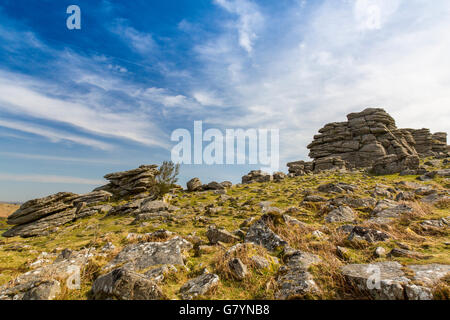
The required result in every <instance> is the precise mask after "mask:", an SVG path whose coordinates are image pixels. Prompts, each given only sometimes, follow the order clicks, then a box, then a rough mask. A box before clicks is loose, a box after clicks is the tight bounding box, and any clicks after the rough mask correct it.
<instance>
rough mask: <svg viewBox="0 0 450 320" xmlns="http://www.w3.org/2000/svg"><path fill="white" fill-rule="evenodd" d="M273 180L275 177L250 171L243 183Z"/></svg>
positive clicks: (259, 171)
mask: <svg viewBox="0 0 450 320" xmlns="http://www.w3.org/2000/svg"><path fill="white" fill-rule="evenodd" d="M272 180H273V176H272V175H271V174H268V173H266V172H263V171H261V170H253V171H250V172H249V173H248V174H247V175H245V176H243V177H242V183H244V184H245V183H253V182H269V181H272Z"/></svg>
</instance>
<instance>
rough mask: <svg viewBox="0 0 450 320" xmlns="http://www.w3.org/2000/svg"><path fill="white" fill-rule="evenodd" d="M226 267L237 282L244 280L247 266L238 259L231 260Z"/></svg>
mask: <svg viewBox="0 0 450 320" xmlns="http://www.w3.org/2000/svg"><path fill="white" fill-rule="evenodd" d="M228 265H229V267H230V270H231V272H232V274H233V276H234V278H235V279H237V280H243V279H245V277H246V276H247V274H248V271H247V266H246V265H245V264H244V263H242V261H241V259H239V258H234V259H231V260H230V261H229V262H228Z"/></svg>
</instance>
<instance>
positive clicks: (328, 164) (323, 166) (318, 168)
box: [313, 157, 347, 173]
mask: <svg viewBox="0 0 450 320" xmlns="http://www.w3.org/2000/svg"><path fill="white" fill-rule="evenodd" d="M313 164H314V172H315V173H317V172H322V171H330V170H346V169H347V162H345V161H344V160H342V159H341V158H340V157H323V158H319V159H316V160H314V162H313Z"/></svg>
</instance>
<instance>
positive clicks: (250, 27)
mask: <svg viewBox="0 0 450 320" xmlns="http://www.w3.org/2000/svg"><path fill="white" fill-rule="evenodd" d="M215 3H217V4H218V5H219V6H221V7H222V8H224V9H225V10H227V11H228V12H230V13H233V14H236V15H237V16H238V21H237V23H236V24H235V26H236V29H237V31H238V38H239V45H240V46H241V47H242V48H244V49H245V50H246V51H247V52H248V53H252V51H253V45H254V42H255V41H256V39H257V38H258V34H257V32H258V30H259V29H260V28H261V26H262V24H263V22H264V19H263V16H262V15H261V13H260V12H259V10H258V7H257V6H256V4H254V3H252V2H250V1H247V0H215Z"/></svg>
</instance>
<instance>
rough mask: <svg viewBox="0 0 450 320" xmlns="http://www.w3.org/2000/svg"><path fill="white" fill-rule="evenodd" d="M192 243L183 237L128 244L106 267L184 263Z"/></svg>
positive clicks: (142, 267) (140, 266)
mask: <svg viewBox="0 0 450 320" xmlns="http://www.w3.org/2000/svg"><path fill="white" fill-rule="evenodd" d="M191 248H192V244H191V243H190V242H188V241H186V240H184V239H182V238H181V237H175V238H172V239H170V240H168V241H165V242H147V243H136V244H130V245H128V246H126V247H125V248H124V249H123V250H122V251H121V252H119V254H117V256H116V257H114V259H112V261H111V262H110V263H109V264H108V265H107V266H106V267H105V269H114V268H115V267H117V266H121V267H123V268H126V269H128V270H142V269H145V268H148V267H151V266H155V265H162V264H172V265H184V259H183V258H184V254H185V252H186V251H187V250H190V249H191Z"/></svg>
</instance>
